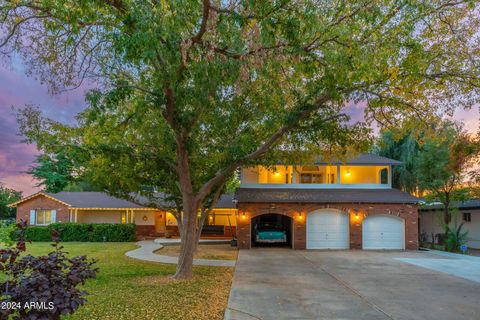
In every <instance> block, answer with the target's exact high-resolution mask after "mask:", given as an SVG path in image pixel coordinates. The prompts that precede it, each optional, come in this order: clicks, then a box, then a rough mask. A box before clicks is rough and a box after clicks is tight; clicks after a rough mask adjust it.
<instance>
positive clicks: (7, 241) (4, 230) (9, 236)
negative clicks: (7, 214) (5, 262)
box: [0, 221, 17, 247]
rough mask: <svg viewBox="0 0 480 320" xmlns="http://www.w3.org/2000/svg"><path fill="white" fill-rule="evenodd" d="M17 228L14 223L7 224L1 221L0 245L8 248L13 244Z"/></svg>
mask: <svg viewBox="0 0 480 320" xmlns="http://www.w3.org/2000/svg"><path fill="white" fill-rule="evenodd" d="M16 230H17V227H16V225H15V223H7V222H6V221H2V222H1V223H0V245H1V244H3V245H5V246H7V247H10V246H11V245H13V243H14V242H15V231H16Z"/></svg>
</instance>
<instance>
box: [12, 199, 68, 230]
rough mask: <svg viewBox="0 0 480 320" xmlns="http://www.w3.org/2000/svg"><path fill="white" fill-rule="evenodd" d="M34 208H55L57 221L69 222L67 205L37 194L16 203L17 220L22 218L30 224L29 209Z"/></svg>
mask: <svg viewBox="0 0 480 320" xmlns="http://www.w3.org/2000/svg"><path fill="white" fill-rule="evenodd" d="M34 209H46V210H56V212H57V222H63V223H66V222H70V214H69V212H68V206H67V205H65V204H62V203H61V202H58V201H55V200H53V199H50V198H48V197H45V196H44V195H38V196H36V197H34V198H32V199H29V200H27V201H25V202H22V203H20V204H18V206H17V221H20V219H22V220H24V221H26V222H27V223H28V224H30V210H34Z"/></svg>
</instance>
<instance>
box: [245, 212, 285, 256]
mask: <svg viewBox="0 0 480 320" xmlns="http://www.w3.org/2000/svg"><path fill="white" fill-rule="evenodd" d="M292 224H293V220H292V218H290V217H288V216H286V215H283V214H277V213H269V214H262V215H259V216H257V217H254V218H253V219H252V224H251V228H252V232H251V234H252V247H267V246H268V247H290V248H291V247H292Z"/></svg>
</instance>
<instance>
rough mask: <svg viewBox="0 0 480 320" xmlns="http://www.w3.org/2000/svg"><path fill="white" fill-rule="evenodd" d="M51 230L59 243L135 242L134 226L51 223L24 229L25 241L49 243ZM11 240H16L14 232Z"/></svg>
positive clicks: (11, 233)
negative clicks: (54, 231) (56, 233)
mask: <svg viewBox="0 0 480 320" xmlns="http://www.w3.org/2000/svg"><path fill="white" fill-rule="evenodd" d="M53 230H56V231H58V232H59V237H60V240H61V241H64V242H68V241H81V242H88V241H91V242H103V241H107V242H129V241H134V240H135V225H134V224H116V223H52V224H51V225H49V226H45V227H39V226H30V227H27V228H26V229H25V237H26V240H27V241H50V240H51V233H52V231H53ZM10 235H11V238H12V239H16V238H17V237H16V236H15V235H14V231H11V232H10Z"/></svg>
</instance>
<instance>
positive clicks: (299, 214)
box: [298, 212, 303, 220]
mask: <svg viewBox="0 0 480 320" xmlns="http://www.w3.org/2000/svg"><path fill="white" fill-rule="evenodd" d="M298 219H299V220H302V219H303V216H302V213H301V212H300V213H298Z"/></svg>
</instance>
